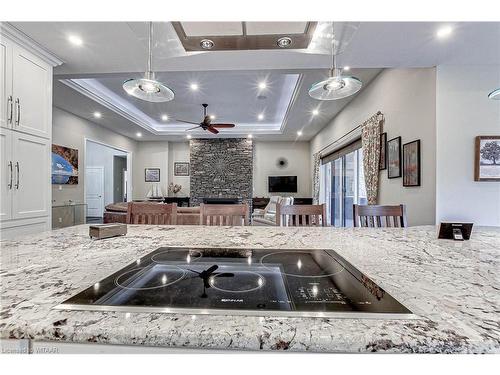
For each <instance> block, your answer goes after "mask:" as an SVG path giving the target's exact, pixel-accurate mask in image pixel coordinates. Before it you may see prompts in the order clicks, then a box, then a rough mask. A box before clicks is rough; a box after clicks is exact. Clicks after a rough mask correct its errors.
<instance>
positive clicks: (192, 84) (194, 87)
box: [189, 83, 198, 91]
mask: <svg viewBox="0 0 500 375" xmlns="http://www.w3.org/2000/svg"><path fill="white" fill-rule="evenodd" d="M189 87H190V88H191V90H193V91H197V90H198V84H197V83H191V85H190V86H189Z"/></svg>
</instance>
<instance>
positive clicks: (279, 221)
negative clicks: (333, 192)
mask: <svg viewBox="0 0 500 375" xmlns="http://www.w3.org/2000/svg"><path fill="white" fill-rule="evenodd" d="M276 225H277V226H284V227H299V226H304V227H313V226H323V227H326V211H325V205H324V204H312V205H306V204H304V205H302V204H300V205H282V204H280V205H278V206H277V208H276Z"/></svg>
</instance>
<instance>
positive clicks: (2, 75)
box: [0, 38, 14, 128]
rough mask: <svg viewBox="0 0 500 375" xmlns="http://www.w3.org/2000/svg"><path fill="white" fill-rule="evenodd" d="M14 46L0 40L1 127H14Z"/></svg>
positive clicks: (2, 39) (4, 40)
mask: <svg viewBox="0 0 500 375" xmlns="http://www.w3.org/2000/svg"><path fill="white" fill-rule="evenodd" d="M13 105H14V103H13V98H12V46H11V45H10V43H9V42H7V40H6V39H4V38H0V126H1V127H4V128H10V127H12V116H13V113H12V110H13Z"/></svg>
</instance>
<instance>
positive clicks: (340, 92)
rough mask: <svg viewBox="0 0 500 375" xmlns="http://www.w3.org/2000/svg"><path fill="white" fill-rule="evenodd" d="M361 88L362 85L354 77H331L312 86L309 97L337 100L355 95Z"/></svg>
mask: <svg viewBox="0 0 500 375" xmlns="http://www.w3.org/2000/svg"><path fill="white" fill-rule="evenodd" d="M361 86H363V83H362V82H361V81H360V80H359V79H357V78H356V77H351V76H342V75H339V76H333V77H330V78H328V79H326V80H324V81H321V82H318V83H315V84H314V85H312V87H311V88H310V89H309V96H310V97H311V98H314V99H318V100H338V99H342V98H346V97H348V96H351V95H353V94H355V93H357V92H358V91H359V90H361Z"/></svg>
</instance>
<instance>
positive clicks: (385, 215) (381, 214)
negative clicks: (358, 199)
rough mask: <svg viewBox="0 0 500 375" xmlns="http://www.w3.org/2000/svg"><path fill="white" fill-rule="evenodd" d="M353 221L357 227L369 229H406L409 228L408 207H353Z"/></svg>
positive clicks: (402, 205)
mask: <svg viewBox="0 0 500 375" xmlns="http://www.w3.org/2000/svg"><path fill="white" fill-rule="evenodd" d="M353 219H354V226H355V227H369V228H382V227H385V228H387V227H392V228H405V227H407V226H408V221H407V219H406V206H405V205H404V204H400V205H398V206H376V205H366V206H365V205H363V206H360V205H358V204H354V205H353Z"/></svg>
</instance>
